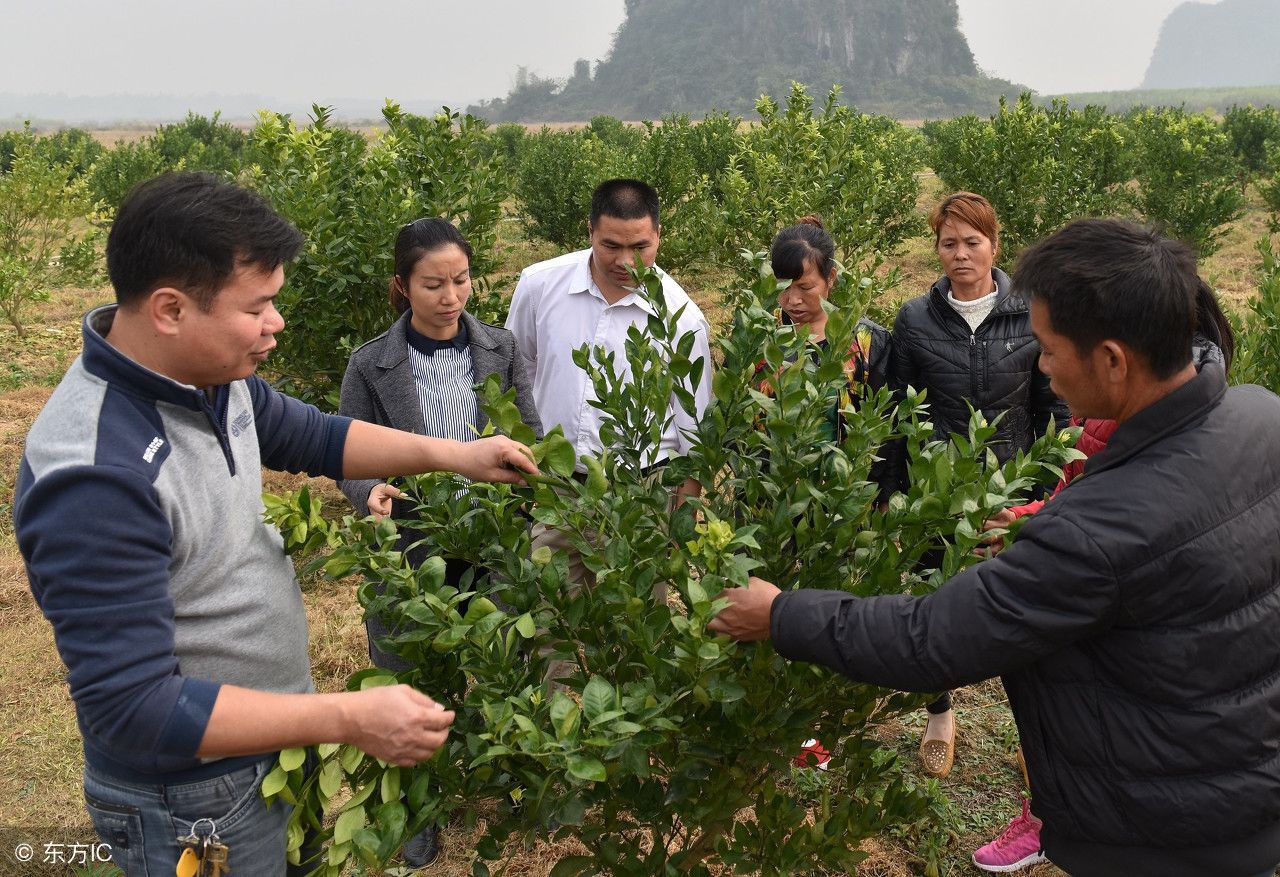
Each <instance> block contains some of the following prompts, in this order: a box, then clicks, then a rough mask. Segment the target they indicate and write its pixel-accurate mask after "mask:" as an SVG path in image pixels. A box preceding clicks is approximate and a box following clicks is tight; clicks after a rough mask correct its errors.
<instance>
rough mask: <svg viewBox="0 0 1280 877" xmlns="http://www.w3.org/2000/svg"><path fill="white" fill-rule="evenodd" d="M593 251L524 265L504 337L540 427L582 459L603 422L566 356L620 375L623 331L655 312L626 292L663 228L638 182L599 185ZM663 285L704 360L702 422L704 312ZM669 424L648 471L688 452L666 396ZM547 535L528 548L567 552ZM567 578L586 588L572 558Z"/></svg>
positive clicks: (685, 420) (681, 414) (683, 419)
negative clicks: (604, 363)
mask: <svg viewBox="0 0 1280 877" xmlns="http://www.w3.org/2000/svg"><path fill="white" fill-rule="evenodd" d="M587 230H588V232H589V235H590V240H591V246H590V248H588V249H585V250H580V251H578V252H575V253H567V254H565V255H563V256H559V257H557V258H554V259H548V260H547V261H545V262H539V263H538V264H536V265H531V266H529V267H528V268H526V269H525V270H524V271H523V272H521V274H520V281H519V283H517V284H516V291H515V294H514V295H513V296H512V299H511V311H510V314H509V315H508V317H507V329H508V330H509V331H511V332H512V333H513V334H514V335H515V337H516V341H517V343H518V345H519V348H520V354H521V356H523V357H524V359H525V365H526V367H527V369H528V372H529V374H531V375H532V376H533V397H534V401H535V402H536V403H537V407H538V413H539V415H540V416H541V418H542V423H543V426H544V428H546V429H548V430H549V429H551V428H552V427H553V426H555V425H556V424H560V426H561V427H562V428H563V429H564V435H565V438H567V439H568V440H569V441H570V442H571V443H572V444H573V446H574V449H575V450H576V451H577V453H578V454H579V456H581V455H583V454H586V455H596V454H599V453H600V452H601V451H602V450H603V444H602V443H601V440H600V424H601V420H602V419H603V415H602V413H601V412H600V411H599V410H597V409H595V408H593V407H592V406H591V401H592V400H593V399H594V398H595V393H594V388H593V387H592V385H591V380H590V378H588V376H587V374H586V372H584V371H583V370H582V369H580V368H578V366H577V365H576V364H575V363H574V361H573V352H574V351H575V350H577V349H578V348H580V347H582V346H583V345H584V344H585V345H590V346H591V347H592V348H595V347H603V348H604V349H605V350H606V351H609V352H612V353H613V354H614V363H615V367H616V368H618V369H619V372H620V374H624V375H625V374H627V373H628V369H629V365H628V363H627V358H626V349H625V344H626V338H627V330H628V329H630V328H631V327H632V326H639V327H640V328H642V329H643V328H644V327H645V325H646V323H647V321H648V319H649V317H650V316H651V315H653V314H654V309H653V307H652V305H650V304H649V302H648V301H646V300H645V298H644V297H643V295H642V294H640V293H637V292H636V291H635V290H634V289H633V288H632V287H631V285H630V284H631V283H632V280H631V277H630V275H629V274H628V273H627V266H628V265H634V264H635V259H636V257H637V256H639V257H640V259H641V261H642V262H643V263H644V264H645V265H648V266H650V267H653V265H654V263H655V261H656V260H657V257H658V242H659V238H660V235H661V231H662V229H661V226H660V225H659V224H658V193H657V192H656V191H655V190H654V188H653V187H652V186H650V185H648V184H647V183H644V182H641V181H639V180H628V179H615V180H606V181H605V182H603V183H601V184H600V185H599V186H597V187H596V190H595V192H593V193H592V196H591V214H590V218H589V219H588V221H587ZM658 270H659V272H660V273H661V276H662V293H663V297H664V298H665V300H666V306H667V309H668V310H669V311H670V312H671V313H675V312H676V311H678V310H680V308H682V307H683V308H684V312H683V313H682V314H681V315H680V318H679V321H678V335H683V334H685V333H688V332H692V333H693V334H694V338H695V341H694V345H693V351H692V353H690V359H691V360H696V359H697V358H698V357H702V359H703V362H704V363H705V364H706V365H705V366H704V367H703V370H702V377H701V380H700V381H699V382H698V385H697V386H696V387H691V388H690V389H691V390H692V391H693V395H694V399H695V401H696V409H697V414H698V416H699V417H700V416H701V415H702V412H703V411H705V410H706V407H707V404H708V402H709V401H710V398H711V367H710V364H711V348H710V341H709V337H708V329H709V327H708V325H707V321H706V318H705V317H703V315H702V311H701V310H699V309H698V306H697V305H696V304H694V303H693V301H692V300H691V299H690V298H689V295H688V294H687V293H686V292H685V291H684V290H683V289H682V288H681V287H680V284H678V283H676V281H675V280H673V279H672V278H671V277H670V275H668V274H667V273H666V272H664V271H662V270H661V269H658ZM669 414H670V417H669V422H668V423H667V425H666V428H665V429H664V430H663V433H662V440H661V443H660V446H659V448H658V449H657V451H656V452H655V454H654V455H653V457H652V459H650V460H646V463H647V464H649V465H656V464H658V463H661V462H662V461H664V460H667V459H670V458H672V457H678V456H680V455H682V454H685V453H687V452H688V450H689V447H690V435H691V434H692V432H693V431H694V430H695V429H696V428H697V421H696V418H693V417H690V416H689V415H688V414H687V413H686V412H685V411H684V410H683V408H682V407H681V406H680V404H679V403H678V402H677V401H676V399H675V398H674V397H673V398H672V400H671V407H670V409H669ZM698 490H699V485H698V483H697V482H696V481H689V482H686V483H685V484H684V485H682V486H681V487H680V488H679V489H678V490H677V491H676V494H677V501H678V497H680V496H688V495H691V494H694V493H696V492H697V491H698ZM558 537H559V534H558V533H556V532H555V531H554V530H548V529H547V528H545V527H542V526H541V525H537V526H535V531H534V547H535V548H536V547H539V546H540V545H550V546H551V547H554V548H557V549H565V548H567V547H568V546H567V544H566V543H565V541H564V540H563V539H560V538H558ZM570 575H571V577H573V579H574V580H575V581H576V582H579V583H581V582H583V581H586V580H587V576H586V571H585V569H584V568H583V567H582V566H581V564H580V563H578V562H577V557H576V555H574V554H573V553H572V552H571V562H570Z"/></svg>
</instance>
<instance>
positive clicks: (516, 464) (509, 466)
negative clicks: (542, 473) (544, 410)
mask: <svg viewBox="0 0 1280 877" xmlns="http://www.w3.org/2000/svg"><path fill="white" fill-rule="evenodd" d="M462 448H463V450H462V452H461V454H460V455H459V457H458V459H457V461H456V462H457V465H456V466H453V467H451V468H453V469H454V471H456V472H457V473H458V474H459V475H465V476H466V477H468V478H470V479H471V480H472V481H495V482H503V483H506V484H523V483H524V479H523V478H522V477H520V473H521V472H528V473H530V474H532V475H537V474H538V465H537V464H536V463H534V462H533V452H532V451H530V450H529V449H528V448H527V447H525V446H524V445H522V444H520V443H519V442H517V441H513V440H512V439H509V438H507V437H506V436H503V435H494V436H489V437H488V438H482V439H476V440H475V441H473V442H466V443H465V444H463V445H462Z"/></svg>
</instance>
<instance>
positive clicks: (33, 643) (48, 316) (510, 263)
mask: <svg viewBox="0 0 1280 877" xmlns="http://www.w3.org/2000/svg"><path fill="white" fill-rule="evenodd" d="M925 182H926V192H925V194H924V195H923V196H922V199H921V200H922V206H923V205H925V204H927V203H929V202H931V201H932V199H933V197H935V196H936V189H937V183H936V181H935V180H932V179H926V181H925ZM1264 231H1265V217H1263V216H1262V215H1261V213H1260V212H1259V211H1258V210H1257V209H1256V207H1255V209H1253V210H1251V212H1250V214H1249V215H1248V216H1246V217H1245V218H1244V219H1243V220H1242V221H1241V222H1240V223H1238V224H1237V226H1236V227H1235V228H1234V229H1233V230H1232V232H1231V233H1230V234H1229V235H1228V236H1227V239H1226V242H1225V245H1224V247H1223V248H1222V250H1221V251H1220V252H1219V253H1218V254H1217V255H1215V256H1214V257H1213V258H1211V259H1209V260H1208V261H1207V263H1206V265H1205V267H1204V271H1205V274H1206V276H1207V277H1209V278H1211V279H1213V281H1214V282H1215V284H1216V285H1217V286H1218V288H1219V289H1220V290H1221V291H1222V293H1223V295H1224V297H1225V298H1227V299H1228V300H1229V301H1231V302H1232V303H1239V302H1241V301H1243V300H1244V299H1245V298H1247V297H1248V296H1249V295H1250V292H1251V289H1252V278H1253V274H1254V272H1255V271H1256V268H1257V264H1258V257H1257V254H1256V252H1255V251H1254V249H1253V246H1254V242H1256V240H1257V239H1258V238H1259V237H1260V236H1261V235H1262V234H1263V233H1264ZM931 243H932V242H931V241H929V240H927V239H923V238H922V239H917V240H913V241H910V242H909V243H908V245H907V246H906V247H905V248H904V251H903V252H902V253H900V254H899V255H898V256H897V257H895V259H894V263H895V264H896V265H897V266H898V267H900V268H901V270H902V274H903V282H902V284H901V286H900V287H899V289H898V290H896V291H895V292H894V293H892V294H891V296H890V297H891V299H892V300H894V301H896V300H899V299H902V298H906V297H909V296H911V295H918V294H920V293H922V292H924V291H925V290H926V289H927V288H928V285H929V283H930V282H932V280H933V279H934V278H935V276H936V274H937V271H938V268H937V264H936V261H935V259H934V256H933V254H932V248H931ZM554 252H555V249H554V248H553V247H550V246H548V245H546V244H544V243H539V242H532V241H528V240H525V239H524V238H523V236H522V235H521V234H520V232H519V227H518V223H516V222H515V221H514V220H511V221H508V222H506V223H504V227H503V232H502V234H501V235H500V242H499V258H500V260H501V263H502V266H503V267H502V270H500V271H499V272H498V273H497V274H496V275H495V277H494V278H493V280H494V282H495V284H496V286H497V287H498V288H500V289H510V287H511V286H512V285H513V283H514V279H515V276H516V274H517V273H518V271H519V269H520V268H521V267H522V266H523V265H526V264H528V263H530V262H533V261H536V260H537V259H541V258H545V257H547V256H550V255H553V254H554ZM684 279H685V280H686V281H687V285H688V287H689V288H690V290H691V291H692V292H693V294H694V297H695V298H696V299H698V300H699V301H700V303H702V304H704V305H706V306H708V311H709V312H710V315H711V317H712V320H713V322H716V323H719V322H720V321H721V320H722V319H723V318H724V316H726V315H724V314H721V313H719V311H718V310H717V309H716V307H715V298H716V297H715V290H716V288H717V285H718V284H719V283H720V282H721V281H722V280H723V277H717V276H693V277H688V278H684ZM109 298H110V295H109V291H108V290H105V289H99V290H90V291H85V290H66V291H60V292H57V293H55V294H54V295H53V296H52V298H51V299H50V301H48V302H46V303H43V304H41V305H39V306H38V307H37V308H36V309H35V310H34V313H33V314H32V318H31V319H30V320H29V325H30V326H31V327H32V328H31V331H30V333H29V334H28V336H27V337H26V338H25V339H18V337H17V336H16V334H15V333H14V332H13V331H12V330H11V329H9V328H7V327H0V351H3V359H2V361H0V640H2V641H3V642H4V644H5V647H4V648H3V650H0V801H4V802H5V803H4V807H3V815H0V828H5V827H13V826H46V827H49V828H59V829H65V830H67V831H68V832H70V831H72V830H73V829H76V828H78V827H83V826H85V825H87V817H86V816H85V814H84V810H83V808H82V805H81V799H80V788H79V772H80V766H81V755H80V748H79V734H78V732H77V729H76V725H75V718H74V713H73V710H72V707H71V703H70V699H69V697H68V695H67V690H66V685H65V681H64V670H63V666H62V663H61V661H60V660H59V659H58V657H57V652H56V650H55V648H54V645H53V638H52V635H51V631H50V628H49V626H48V624H47V623H46V622H45V620H44V619H43V617H42V616H41V614H40V611H39V609H38V607H37V606H36V605H35V602H34V600H33V598H32V596H31V593H30V590H29V588H28V586H27V582H26V577H25V574H24V571H23V567H22V562H21V559H20V557H19V555H18V551H17V547H16V545H15V542H14V537H13V531H12V522H11V517H10V512H11V504H12V502H13V490H14V478H15V474H16V471H17V467H18V461H19V459H20V456H21V452H22V442H23V439H24V436H25V434H26V431H27V429H28V428H29V427H30V424H31V423H32V421H33V420H34V418H35V416H36V415H37V413H38V412H39V410H40V408H41V406H42V405H43V404H44V402H45V401H46V400H47V398H48V396H49V394H50V392H52V387H53V386H54V385H55V384H56V383H57V381H58V380H59V378H60V377H61V375H62V373H63V372H64V371H65V369H66V368H67V366H68V365H69V364H70V362H71V360H72V359H73V358H74V356H75V355H76V354H77V353H78V350H79V346H80V340H79V325H78V324H79V317H80V315H81V314H82V313H83V312H84V311H85V310H86V309H87V308H89V307H91V306H93V305H95V304H98V303H101V302H103V301H106V300H108V299H109ZM885 304H888V302H886V303H885ZM286 331H287V329H286ZM304 483H309V484H310V485H311V487H312V489H313V491H316V492H318V493H319V494H320V495H321V496H323V497H324V498H325V500H326V502H327V503H328V504H329V505H330V507H331V509H332V511H333V512H335V513H341V512H343V511H345V508H346V507H345V500H344V499H343V498H342V496H341V494H339V493H338V492H337V490H336V488H334V487H333V486H332V484H331V483H330V482H326V481H324V480H321V479H305V478H301V477H294V476H284V475H279V474H276V473H267V477H266V486H267V489H268V490H271V491H274V492H281V491H284V490H292V489H296V488H297V487H299V486H301V485H302V484H304ZM303 587H304V589H305V590H306V595H305V597H306V605H307V612H308V618H309V621H310V625H311V654H312V662H313V667H314V672H315V677H316V683H317V686H318V687H319V688H320V689H321V690H329V691H332V690H340V689H341V688H342V687H343V684H344V680H345V679H346V678H347V676H348V675H350V674H351V673H352V672H354V671H356V670H358V669H360V668H362V667H364V666H365V659H366V652H365V640H364V630H363V625H362V623H361V618H360V610H359V608H358V606H357V604H356V599H355V588H356V583H355V582H354V581H353V580H346V581H341V582H324V581H319V580H310V581H306V582H303ZM1003 697H1004V695H1003V692H1002V690H1001V689H1000V686H999V685H998V684H997V683H986V684H983V685H979V686H975V687H973V688H969V689H965V690H962V691H960V692H958V693H957V709H958V714H959V719H958V725H959V735H958V745H957V759H956V766H955V769H954V771H953V773H952V775H951V776H950V777H949V778H948V779H946V780H945V781H943V782H942V784H941V789H942V791H943V792H944V793H945V796H946V798H947V800H948V801H949V803H948V805H947V807H946V808H945V810H944V812H943V813H942V814H941V819H942V825H943V826H944V829H945V833H944V834H943V835H941V836H940V837H941V838H942V840H941V842H940V843H941V847H940V849H939V853H940V856H941V859H940V865H941V873H942V874H943V875H949V874H964V873H974V872H973V869H972V866H971V865H970V864H969V862H968V859H969V855H970V853H971V851H972V850H973V849H974V848H975V847H976V846H978V845H980V844H982V843H984V842H986V841H987V840H989V839H991V838H992V837H993V836H994V835H995V834H996V833H997V832H998V831H999V830H1000V829H1001V828H1002V827H1003V825H1004V823H1005V821H1006V820H1007V819H1009V818H1010V817H1011V816H1013V815H1014V814H1015V813H1016V810H1017V806H1018V803H1017V802H1018V792H1019V789H1020V786H1021V781H1020V778H1019V776H1018V772H1017V768H1016V766H1015V764H1014V760H1013V758H1012V747H1013V745H1014V741H1015V739H1016V735H1015V733H1014V731H1013V725H1012V717H1011V715H1010V713H1009V711H1008V708H1007V706H1006V705H1005V704H1004V700H1003ZM923 724H924V717H923V712H921V713H918V714H915V715H912V716H907V717H904V718H903V719H901V720H899V721H896V722H891V723H888V724H886V725H884V726H883V727H881V728H880V729H879V731H878V733H879V735H880V736H881V738H882V739H883V740H884V741H885V742H886V743H887V744H889V745H890V746H892V747H894V748H895V749H896V750H897V751H898V752H899V753H900V756H901V757H902V758H903V759H906V760H907V761H908V762H909V763H914V759H915V757H916V756H915V751H916V746H917V744H918V741H919V735H920V733H921V730H922V728H923ZM484 806H485V805H484V804H483V803H481V804H480V807H481V811H480V812H481V818H483V812H484ZM480 832H481V829H479V828H477V829H475V830H472V831H469V832H468V831H465V830H463V829H461V828H460V827H455V828H451V829H449V831H448V832H447V833H446V841H445V851H444V855H443V857H442V859H441V860H440V862H439V863H438V864H437V865H435V866H433V867H432V869H431V872H430V873H434V874H439V875H442V877H461V875H464V874H469V873H470V853H469V851H470V850H471V848H472V846H473V845H474V843H475V841H476V840H477V839H478V837H479V836H480ZM932 842H933V841H931V840H930V839H929V837H928V836H927V835H926V834H925V833H921V832H915V833H907V834H891V835H887V836H884V837H881V838H877V839H876V840H874V841H872V842H869V843H868V844H867V845H866V849H867V851H868V852H869V853H870V854H871V856H870V858H869V859H868V860H867V862H866V863H865V864H864V865H863V866H861V867H860V868H859V870H858V873H859V874H861V875H868V877H871V875H874V877H901V875H908V874H915V873H920V871H921V868H922V865H923V862H924V860H923V858H922V856H923V855H924V853H925V848H926V847H927V846H928V845H929V844H930V843H932ZM575 851H578V850H576V848H575V845H574V844H573V842H566V841H559V842H557V841H552V842H545V841H543V842H536V843H534V844H532V846H531V847H529V848H524V847H518V846H517V847H513V849H512V852H513V854H514V859H513V861H512V864H511V866H510V867H509V868H508V869H507V871H506V872H505V873H507V874H508V875H513V877H525V875H528V877H540V875H545V874H547V873H548V872H549V871H550V869H551V867H552V866H553V865H554V864H555V862H556V861H558V860H559V859H560V858H561V857H562V856H564V855H568V854H571V853H573V852H575ZM3 852H4V851H0V853H3ZM1024 873H1027V874H1029V875H1032V877H1048V875H1057V874H1060V873H1061V872H1059V871H1057V870H1056V869H1054V868H1052V867H1051V866H1045V867H1041V868H1037V869H1035V870H1032V871H1027V872H1024Z"/></svg>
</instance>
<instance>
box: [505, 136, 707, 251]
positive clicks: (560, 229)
mask: <svg viewBox="0 0 1280 877" xmlns="http://www.w3.org/2000/svg"><path fill="white" fill-rule="evenodd" d="M604 118H608V117H604ZM597 121H599V119H597ZM614 121H616V120H614ZM600 127H601V128H602V129H603V130H604V131H605V133H606V135H607V136H609V137H611V138H612V139H611V140H606V139H602V138H601V137H600V136H598V135H597V133H596V132H595V131H593V130H592V129H586V130H584V131H552V130H550V129H548V128H543V129H542V130H541V131H539V132H538V133H537V134H533V135H530V136H529V137H528V138H526V140H525V143H524V146H523V148H522V152H521V158H520V165H519V169H518V172H517V175H516V177H517V185H516V194H517V197H518V198H519V200H520V203H521V206H522V208H523V210H524V213H525V216H526V217H527V228H528V231H529V232H530V233H531V234H533V235H536V236H538V237H541V238H543V239H545V240H548V241H551V242H552V243H555V244H558V245H560V246H562V247H565V248H574V249H577V248H581V247H583V246H585V245H586V242H587V226H586V221H587V215H588V213H589V212H590V207H591V192H592V190H593V189H594V188H595V187H596V186H597V185H599V184H600V183H601V182H603V181H604V180H607V179H610V178H612V177H635V178H639V179H642V180H644V181H645V182H647V183H649V184H650V185H652V186H653V187H654V188H656V189H657V190H658V194H659V195H660V196H661V199H662V212H661V216H660V222H661V225H662V248H661V252H660V253H659V257H658V258H659V262H660V263H661V264H662V266H663V267H664V268H667V269H669V270H671V271H673V272H678V271H681V270H683V269H685V268H687V267H689V266H690V265H693V264H696V263H698V262H705V261H707V260H709V259H712V258H714V256H715V251H714V245H715V241H716V238H717V237H718V235H717V232H716V230H715V229H716V228H717V226H718V225H719V216H718V212H717V208H716V205H715V201H714V198H713V197H712V196H711V192H712V189H713V184H712V182H711V180H710V179H709V178H708V177H707V176H706V175H705V174H704V173H702V172H701V170H700V168H699V167H698V164H697V159H698V155H699V151H698V150H699V148H700V147H704V145H705V144H706V143H707V142H708V141H707V140H705V139H703V135H702V134H701V132H699V130H698V129H699V128H700V127H701V126H700V125H695V124H693V123H691V122H690V121H689V118H688V117H687V116H671V117H668V118H666V119H663V120H662V121H661V122H660V123H653V122H645V123H644V126H643V127H641V128H635V129H633V128H625V129H624V130H625V131H626V132H627V133H626V134H625V135H623V136H618V135H617V132H616V131H613V132H612V133H610V132H611V131H612V129H611V128H610V126H609V125H607V124H604V123H602V124H601V125H600ZM704 154H705V150H704Z"/></svg>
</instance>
